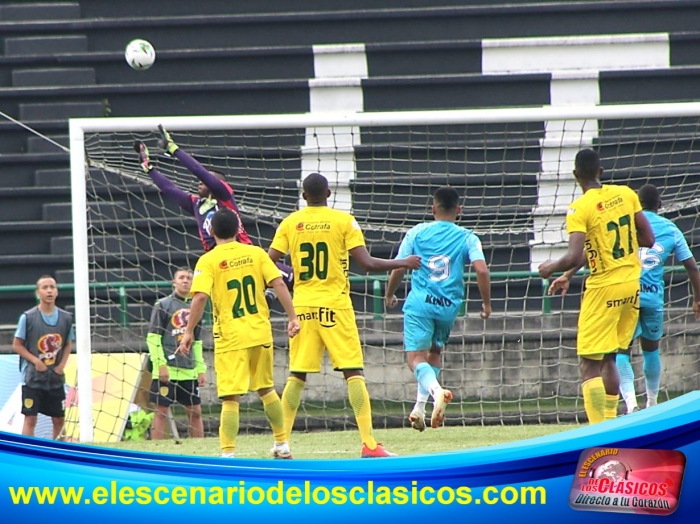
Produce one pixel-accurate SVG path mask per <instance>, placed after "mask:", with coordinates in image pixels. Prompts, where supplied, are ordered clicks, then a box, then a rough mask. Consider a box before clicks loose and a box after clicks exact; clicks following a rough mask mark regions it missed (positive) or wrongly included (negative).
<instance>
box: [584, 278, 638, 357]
mask: <svg viewBox="0 0 700 524" xmlns="http://www.w3.org/2000/svg"><path fill="white" fill-rule="evenodd" d="M638 319H639V281H638V280H633V281H631V282H624V283H621V284H614V285H611V286H608V287H600V288H593V289H591V288H586V291H585V293H584V294H583V300H582V301H581V313H580V315H579V317H578V337H577V339H576V348H577V354H578V355H579V356H582V357H586V358H590V359H593V360H600V359H602V358H603V355H606V354H608V353H615V352H616V351H617V350H618V349H620V348H627V347H628V346H629V345H630V342H632V337H633V335H634V329H635V328H636V327H637V320H638Z"/></svg>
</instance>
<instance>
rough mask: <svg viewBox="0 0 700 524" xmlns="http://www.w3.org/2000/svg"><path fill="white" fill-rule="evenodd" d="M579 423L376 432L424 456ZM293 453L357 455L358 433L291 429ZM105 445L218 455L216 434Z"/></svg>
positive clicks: (262, 438) (245, 439)
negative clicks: (304, 431) (421, 431)
mask: <svg viewBox="0 0 700 524" xmlns="http://www.w3.org/2000/svg"><path fill="white" fill-rule="evenodd" d="M577 427H580V426H579V425H576V424H546V425H525V426H466V427H454V426H453V427H443V428H440V429H437V430H436V429H431V428H428V429H426V430H425V431H424V432H423V433H420V432H418V431H415V430H412V429H408V428H400V429H377V430H375V432H374V433H375V437H376V439H377V440H378V441H379V442H382V443H383V444H384V447H385V448H386V449H388V450H389V451H392V452H394V453H397V454H398V455H400V456H407V455H424V454H430V453H440V452H445V451H455V450H460V449H469V448H477V447H482V446H493V445H495V444H501V443H505V442H513V441H517V440H526V439H529V438H534V437H540V436H543V435H549V434H552V433H558V432H562V431H566V430H569V429H574V428H577ZM272 442H273V440H272V435H270V434H259V435H255V434H254V435H239V437H238V439H237V441H236V457H239V458H263V459H271V458H272V457H271V455H270V448H271V447H272ZM291 444H292V453H293V454H294V458H295V459H344V458H357V457H359V456H360V449H361V447H362V444H361V443H360V435H359V433H358V432H357V431H318V432H310V433H301V432H296V433H293V434H292V442H291ZM104 447H111V448H118V449H125V450H130V451H145V452H150V453H166V454H172V455H193V456H208V457H217V456H219V455H220V454H221V451H220V449H219V439H218V438H203V439H189V438H185V439H180V440H172V439H170V440H159V441H156V440H149V441H142V442H119V443H114V444H105V445H104Z"/></svg>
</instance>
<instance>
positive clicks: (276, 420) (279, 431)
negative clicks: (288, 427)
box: [260, 390, 287, 444]
mask: <svg viewBox="0 0 700 524" xmlns="http://www.w3.org/2000/svg"><path fill="white" fill-rule="evenodd" d="M260 400H262V403H263V409H264V410H265V416H266V417H267V420H268V421H269V422H270V427H271V428H272V434H273V435H274V437H275V442H276V443H280V444H281V443H282V442H286V441H287V434H286V433H285V431H284V413H283V410H282V402H281V401H280V397H279V395H278V394H277V392H276V391H274V390H272V391H270V392H269V393H266V394H265V395H263V396H262V397H260Z"/></svg>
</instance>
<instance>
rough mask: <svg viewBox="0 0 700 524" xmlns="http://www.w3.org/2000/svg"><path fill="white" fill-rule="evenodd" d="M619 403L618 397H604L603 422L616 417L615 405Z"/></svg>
mask: <svg viewBox="0 0 700 524" xmlns="http://www.w3.org/2000/svg"><path fill="white" fill-rule="evenodd" d="M619 403H620V395H605V420H612V419H614V418H616V417H617V405H618V404H619Z"/></svg>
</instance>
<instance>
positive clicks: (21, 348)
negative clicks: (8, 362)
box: [12, 313, 48, 371]
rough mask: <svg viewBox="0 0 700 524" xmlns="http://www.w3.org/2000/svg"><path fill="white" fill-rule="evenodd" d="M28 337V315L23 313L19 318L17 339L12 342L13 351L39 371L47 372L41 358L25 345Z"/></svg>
mask: <svg viewBox="0 0 700 524" xmlns="http://www.w3.org/2000/svg"><path fill="white" fill-rule="evenodd" d="M26 337H27V315H25V314H24V313H22V314H21V315H20V317H19V322H18V323H17V329H16V330H15V337H14V339H13V340H12V349H13V350H14V352H15V353H17V354H18V355H19V357H20V359H23V360H25V361H27V362H30V363H31V364H32V365H33V366H34V367H35V368H36V370H37V371H46V370H47V369H48V368H47V367H46V364H44V363H43V362H42V361H41V359H40V358H39V357H37V356H36V355H33V354H32V352H31V351H29V349H27V346H25V345H24V341H25V339H26Z"/></svg>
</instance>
